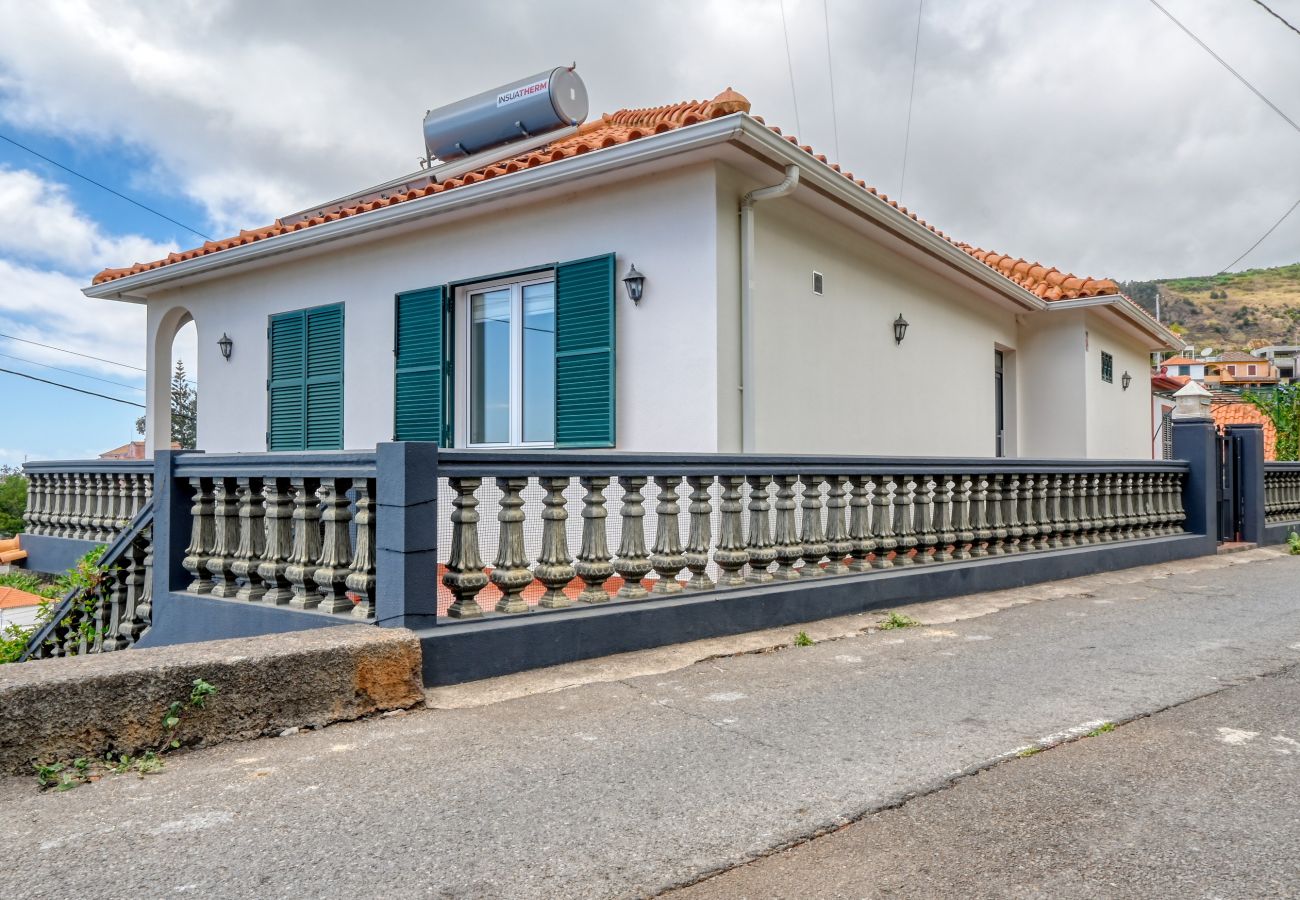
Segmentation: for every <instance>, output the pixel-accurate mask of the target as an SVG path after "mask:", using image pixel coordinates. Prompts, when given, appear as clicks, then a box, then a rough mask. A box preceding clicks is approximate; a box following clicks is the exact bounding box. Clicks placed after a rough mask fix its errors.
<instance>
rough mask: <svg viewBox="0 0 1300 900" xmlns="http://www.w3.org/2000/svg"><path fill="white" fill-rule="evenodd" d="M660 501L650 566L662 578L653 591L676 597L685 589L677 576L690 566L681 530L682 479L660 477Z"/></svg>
mask: <svg viewBox="0 0 1300 900" xmlns="http://www.w3.org/2000/svg"><path fill="white" fill-rule="evenodd" d="M654 483H655V486H656V487H658V488H659V498H658V500H659V502H658V503H657V504H656V505H655V546H654V550H653V552H651V554H650V565H651V566H652V567H653V568H654V570H655V573H656V574H657V575H658V576H659V578H658V579H657V580H656V581H655V583H654V586H653V587H651V588H650V593H652V594H675V593H677V592H678V591H680V590H681V589H682V585H681V582H679V581H678V580H677V573H678V572H680V571H681V570H682V569H684V568H685V567H686V557H685V556H683V555H682V535H681V531H680V530H679V527H678V516H679V515H680V513H681V507H680V506H678V505H677V486H678V485H680V484H681V483H682V479H681V477H680V476H676V475H656V476H655V478H654Z"/></svg>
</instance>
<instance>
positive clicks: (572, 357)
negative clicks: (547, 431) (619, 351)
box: [555, 253, 614, 447]
mask: <svg viewBox="0 0 1300 900" xmlns="http://www.w3.org/2000/svg"><path fill="white" fill-rule="evenodd" d="M555 446H557V447H613V446H614V254H612V253H611V254H609V255H607V256H595V257H592V258H590V259H580V260H575V261H574V262H566V263H560V264H559V265H558V266H556V268H555Z"/></svg>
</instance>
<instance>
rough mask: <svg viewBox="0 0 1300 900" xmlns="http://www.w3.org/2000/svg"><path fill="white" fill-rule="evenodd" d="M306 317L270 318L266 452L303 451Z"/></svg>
mask: <svg viewBox="0 0 1300 900" xmlns="http://www.w3.org/2000/svg"><path fill="white" fill-rule="evenodd" d="M306 336H307V335H306V315H305V314H304V312H303V311H302V310H298V311H297V312H291V313H280V314H279V315H275V316H271V325H270V328H269V330H268V337H269V340H270V345H271V346H270V365H269V370H270V378H269V379H268V381H267V386H266V387H267V405H268V415H267V430H266V449H267V450H301V449H302V447H303V440H304V433H303V432H304V427H303V426H304V424H305V420H306V415H305V412H304V406H303V404H304V402H305V400H306V385H305V384H304V375H305V373H306V368H307V366H306V346H307V342H306Z"/></svg>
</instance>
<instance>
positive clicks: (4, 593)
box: [0, 587, 45, 609]
mask: <svg viewBox="0 0 1300 900" xmlns="http://www.w3.org/2000/svg"><path fill="white" fill-rule="evenodd" d="M44 602H45V598H44V597H42V596H40V595H39V594H29V593H28V592H27V591H20V590H18V588H11V587H0V609H18V608H19V607H23V606H39V605H40V604H42V603H44Z"/></svg>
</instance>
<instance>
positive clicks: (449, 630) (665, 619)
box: [418, 534, 1215, 686]
mask: <svg viewBox="0 0 1300 900" xmlns="http://www.w3.org/2000/svg"><path fill="white" fill-rule="evenodd" d="M1214 550H1215V541H1214V539H1213V538H1209V537H1206V536H1204V535H1196V534H1192V535H1176V536H1171V537H1161V538H1150V539H1148V540H1143V541H1131V542H1126V543H1122V544H1101V545H1096V546H1088V547H1075V548H1071V549H1068V550H1060V551H1054V552H1046V553H1026V554H1016V555H1012V556H1000V557H989V558H985V559H978V560H969V561H965V562H958V563H940V564H931V565H928V566H922V567H910V568H906V569H885V570H882V571H879V572H873V573H869V574H864V575H852V576H836V577H828V578H823V579H818V580H816V581H811V582H803V581H795V582H787V583H784V584H777V585H772V584H769V585H764V586H761V587H754V588H737V589H735V590H729V591H714V592H710V593H707V594H686V595H677V596H675V597H672V598H668V599H663V600H647V601H639V602H631V603H610V604H608V605H603V606H583V607H579V608H573V609H565V610H559V611H555V612H535V613H530V614H528V615H521V616H512V617H508V618H507V617H501V618H496V617H493V618H491V619H488V620H485V621H477V622H458V623H453V624H447V625H439V626H437V627H436V628H429V629H424V630H422V631H420V632H418V633H419V635H420V639H421V643H422V644H423V647H424V683H425V684H426V685H429V686H433V685H444V684H458V683H460V682H464V681H473V680H475V679H479V678H489V677H492V676H494V675H507V674H510V673H512V672H522V671H525V670H527V669H537V668H541V667H543V666H553V665H558V664H559V663H566V662H574V661H576V660H581V659H592V658H595V657H598V656H607V655H609V654H611V653H624V652H627V651H630V650H645V649H647V648H650V647H660V646H663V645H665V644H675V643H680V642H683V641H694V640H699V639H701V638H711V637H719V636H722V635H729V634H740V633H742V632H746V631H756V630H759V629H763V628H772V627H776V626H781V625H792V624H795V623H797V622H807V621H811V620H814V619H825V618H830V617H833V616H842V615H848V614H851V613H858V612H866V611H870V610H876V609H883V608H887V607H890V606H898V605H900V604H903V603H915V602H917V601H922V600H934V599H939V598H949V597H956V596H961V595H963V594H972V593H978V592H980V591H990V590H1003V589H1006V588H1014V587H1022V586H1024V585H1028V584H1036V583H1038V582H1043V581H1054V580H1057V579H1061V578H1075V577H1078V576H1080V575H1092V574H1095V573H1097V572H1104V571H1111V570H1115V569H1124V568H1130V567H1132V566H1141V565H1148V564H1151V563H1159V562H1167V561H1169V560H1174V559H1186V558H1189V557H1194V556H1205V555H1208V554H1212V553H1214Z"/></svg>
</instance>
